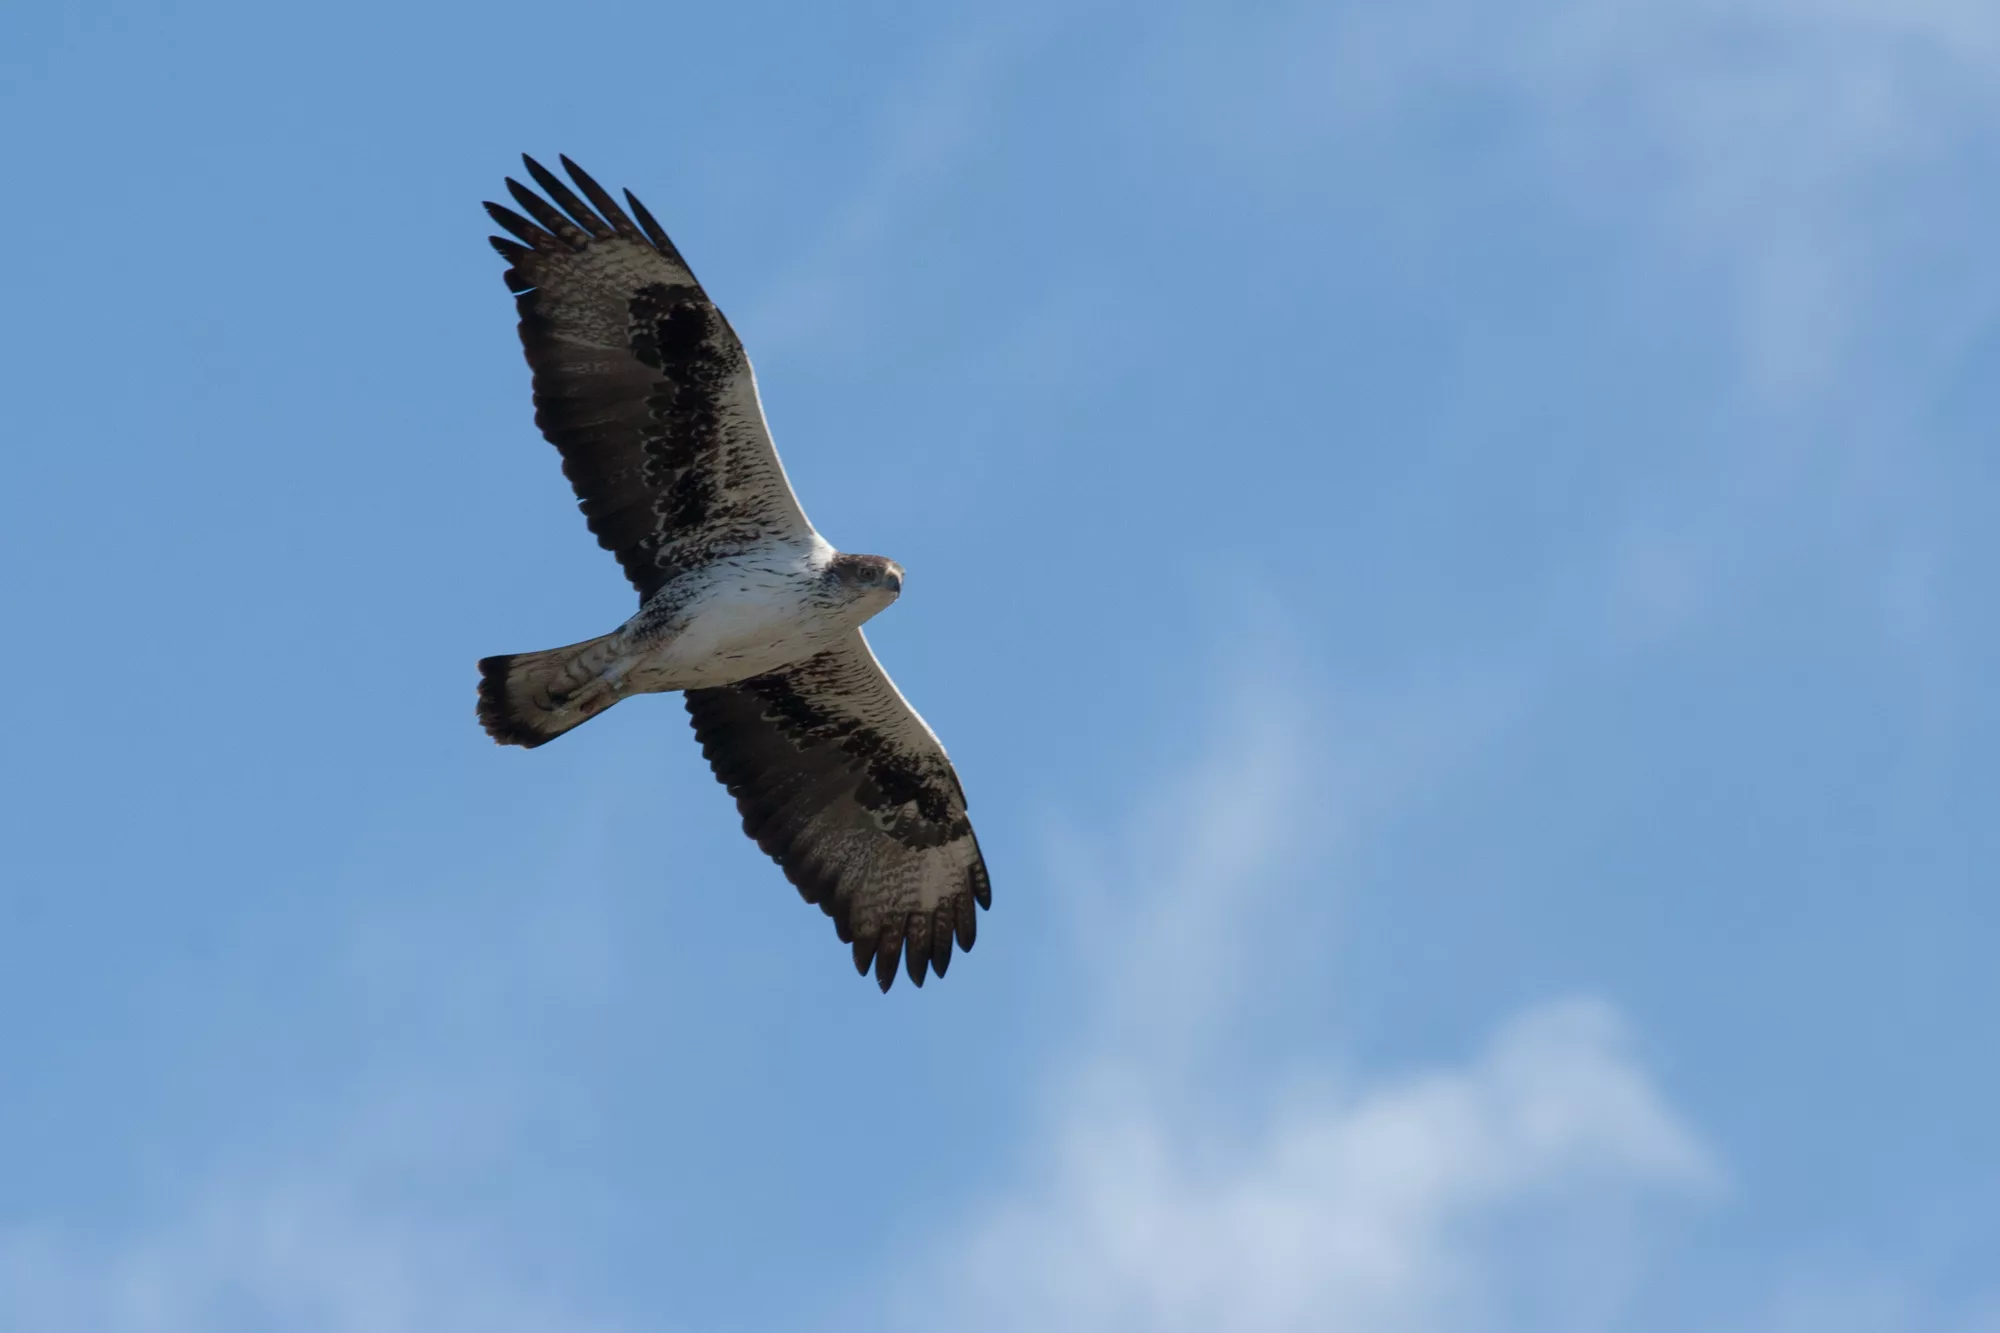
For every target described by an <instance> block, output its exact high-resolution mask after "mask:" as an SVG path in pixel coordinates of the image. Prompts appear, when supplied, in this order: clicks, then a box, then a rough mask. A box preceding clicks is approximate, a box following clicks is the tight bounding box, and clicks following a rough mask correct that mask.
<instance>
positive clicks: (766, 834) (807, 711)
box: [687, 630, 993, 990]
mask: <svg viewBox="0 0 2000 1333" xmlns="http://www.w3.org/2000/svg"><path fill="white" fill-rule="evenodd" d="M687 709H688V713H689V715H690V716H691V717H693V719H694V732H695V737H696V739H698V740H699V741H700V742H701V749H702V753H703V754H704V755H706V756H707V758H708V762H709V765H710V766H711V767H712V768H714V770H715V775H716V777H718V778H720V779H721V780H722V782H723V785H724V786H726V787H728V788H729V794H730V795H731V796H734V797H735V798H736V808H737V809H738V810H739V811H741V812H742V814H743V831H744V832H745V833H748V834H749V835H750V836H751V837H752V838H754V839H755V840H756V842H757V845H758V846H759V847H762V848H763V849H764V850H765V851H766V852H768V853H770V855H771V858H772V859H773V860H775V861H776V862H777V863H778V864H779V865H781V866H783V867H784V870H785V878H787V879H789V880H791V882H792V883H793V884H794V885H795V886H797V888H798V891H799V893H800V894H801V895H802V896H803V897H804V898H805V900H806V901H807V902H809V903H818V904H819V906H820V910H821V911H823V912H825V913H826V914H827V915H828V916H830V917H832V918H833V923H834V928H835V930H836V931H838V932H839V935H840V938H841V939H842V940H843V941H844V942H846V943H849V944H852V945H853V946H854V966H855V969H856V970H857V971H859V972H861V973H862V974H863V975H866V974H867V972H868V969H869V967H870V966H871V965H872V966H873V967H874V969H875V980H876V981H877V982H878V983H879V984H880V985H881V987H882V989H883V990H888V989H889V986H890V983H891V982H893V981H894V980H895V979H896V962H897V958H898V956H899V955H900V956H901V957H902V959H903V961H904V965H905V966H906V967H907V968H908V970H909V974H910V980H911V981H914V982H915V983H916V984H917V985H919V986H921V985H923V984H924V972H925V969H926V968H935V969H936V971H937V974H938V975H939V976H943V975H944V972H945V968H946V967H947V966H948V965H949V964H950V962H951V946H952V941H953V939H956V940H957V941H958V947H959V948H961V949H970V948H971V947H972V940H973V936H974V934H975V933H976V931H977V926H978V917H977V911H976V907H975V905H976V906H977V907H987V906H990V905H991V904H992V901H993V890H992V888H991V886H990V884H989V882H988V880H987V878H986V862H985V860H984V858H982V857H981V856H980V854H979V840H978V839H977V838H975V837H973V835H972V822H971V821H970V820H969V819H967V818H966V813H965V793H964V791H963V790H962V789H961V788H960V787H959V785H958V774H957V773H956V772H954V771H953V769H952V766H951V760H950V759H948V758H946V757H945V752H944V747H943V746H941V745H939V744H938V739H937V737H936V736H935V735H934V734H933V733H932V732H931V729H930V728H929V727H927V726H925V725H924V720H923V719H922V718H921V717H918V716H917V713H916V710H915V709H913V708H911V707H910V705H909V704H908V703H907V702H905V701H904V699H903V696H902V695H901V694H900V693H898V692H897V690H896V686H895V685H894V683H892V682H891V681H890V679H889V677H888V676H887V674H885V673H884V672H883V670H882V667H881V665H880V664H879V663H877V662H876V660H875V655H874V654H873V653H872V652H870V651H869V650H868V643H867V640H865V639H863V638H862V637H861V632H860V631H859V630H856V631H854V633H853V634H852V635H851V636H849V638H848V639H847V641H846V642H845V643H843V644H842V645H841V646H840V647H838V648H833V649H830V650H828V651H827V652H824V653H821V654H820V655H819V656H817V657H812V658H808V659H806V660H805V661H803V662H798V663H795V664H793V665H791V666H788V667H786V668H784V669H783V670H781V671H774V672H772V673H771V674H769V675H766V676H758V677H755V678H754V679H751V680H746V681H743V682H742V683H740V684H736V685H726V686H722V687H720V688H717V689H706V690H689V691H688V692H687Z"/></svg>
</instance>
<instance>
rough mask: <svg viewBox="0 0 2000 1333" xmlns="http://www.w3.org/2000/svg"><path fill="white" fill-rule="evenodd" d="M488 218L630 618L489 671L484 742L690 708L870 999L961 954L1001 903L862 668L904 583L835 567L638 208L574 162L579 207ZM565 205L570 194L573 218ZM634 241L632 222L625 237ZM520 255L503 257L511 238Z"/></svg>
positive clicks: (749, 385)
mask: <svg viewBox="0 0 2000 1333" xmlns="http://www.w3.org/2000/svg"><path fill="white" fill-rule="evenodd" d="M522 160H523V162H525V163H526V165H527V169H528V174H529V175H530V176H531V177H532V178H533V179H534V182H535V184H537V185H539V186H540V187H541V191H542V193H541V194H536V193H535V192H534V191H533V190H530V189H528V188H527V187H526V186H523V185H522V184H520V183H519V182H517V181H515V180H513V179H511V178H510V179H509V180H508V181H507V190H508V192H509V193H510V194H511V195H512V196H513V198H514V202H515V203H516V204H518V205H519V206H520V208H521V210H522V212H524V213H526V214H527V216H525V217H523V216H522V215H521V213H516V212H514V211H513V210H511V209H508V208H503V207H502V206H500V205H498V204H493V203H489V204H487V205H486V211H487V213H489V214H490V215H491V216H492V218H493V220H494V221H495V222H497V223H498V224H499V225H500V226H501V227H503V228H504V229H505V230H506V231H507V232H508V236H505V237H503V236H495V237H493V238H491V239H492V243H493V248H494V249H496V250H498V251H499V252H500V255H501V257H502V258H504V259H505V260H506V261H507V263H508V264H509V265H510V267H509V268H508V269H507V272H506V274H505V277H506V281H507V286H508V289H509V290H511V291H512V292H513V293H514V294H515V305H516V307H517V308H518V310H519V311H520V316H521V325H520V333H521V346H522V348H523V350H524V351H525V352H526V353H527V358H528V365H529V366H530V368H531V369H532V370H533V372H534V392H535V422H536V424H537V425H538V426H540V427H541V430H542V434H543V435H544V436H545V437H546V438H547V439H548V441H549V443H550V444H553V445H554V446H555V447H556V449H557V451H558V452H559V453H561V455H562V463H563V473H564V475H566V476H567V477H568V478H569V481H570V485H571V486H572V488H574V490H575V491H576V497H577V504H578V507H579V508H581V509H582V510H583V515H584V519H585V520H586V522H587V523H588V524H589V526H590V530H591V532H592V533H594V534H596V537H597V541H598V544H599V545H600V546H603V547H604V548H606V549H607V550H609V551H610V552H611V553H612V554H613V555H615V556H616V557H617V558H618V563H619V564H620V565H621V566H622V567H623V568H624V570H625V576H626V577H627V578H628V579H630V580H631V581H632V584H633V586H634V587H635V588H637V589H638V592H639V610H638V613H637V614H635V615H634V616H633V617H632V618H631V619H630V620H627V621H626V622H625V623H624V624H622V625H620V626H619V627H618V628H617V629H614V630H612V631H611V632H610V633H609V634H605V635H601V636H599V637H598V638H595V639H588V640H585V641H584V642H582V643H574V644H571V645H570V646H568V647H567V648H551V649H549V650H547V651H545V652H539V653H512V654H508V655H506V656H501V657H488V658H486V659H484V660H482V661H481V662H480V663H479V674H480V680H479V720H480V722H481V723H482V724H483V725H484V726H485V728H486V731H487V734H489V735H490V736H492V737H493V739H494V740H496V741H498V742H499V743H501V744H502V745H521V746H526V747H529V748H533V747H534V746H537V745H543V744H546V743H547V742H549V741H552V740H554V739H555V738H556V737H558V736H560V735H562V734H563V733H565V732H567V731H569V730H571V729H572V728H574V727H578V726H581V725H582V724H583V723H585V722H587V721H589V720H590V719H591V718H593V717H595V716H597V715H598V714H599V713H602V712H603V711H604V710H605V709H607V708H609V707H611V706H612V705H613V704H615V703H617V702H618V701H619V700H620V699H623V698H626V697H628V696H630V695H634V694H649V693H655V692H660V691H667V690H683V691H685V692H686V701H687V710H688V714H689V716H690V717H691V718H692V719H693V722H694V734H695V739H696V740H697V741H699V742H700V744H701V748H702V753H703V754H704V755H705V756H706V757H707V759H708V762H709V765H710V767H711V768H713V769H714V770H715V775H716V777H717V778H719V779H720V780H721V781H722V783H723V785H725V786H726V787H727V788H728V789H729V794H730V795H731V796H733V797H735V798H736V808H737V810H738V811H739V812H740V813H741V814H742V816H743V831H744V832H745V833H747V834H749V835H750V837H751V838H752V839H754V840H755V841H756V843H757V845H758V846H759V847H761V848H763V850H764V851H765V852H767V853H769V855H770V856H771V858H772V859H773V860H775V861H776V862H777V863H778V864H779V865H780V866H781V867H783V869H784V872H785V877H786V878H787V879H789V880H790V881H791V882H792V884H793V885H795V886H796V887H797V888H798V891H799V893H800V894H801V895H802V896H803V897H804V898H805V900H806V901H807V902H809V903H817V904H818V905H819V907H820V910H822V911H823V912H825V913H826V914H827V915H828V916H830V917H832V918H833V923H834V928H835V930H836V931H837V932H838V934H839V936H840V938H841V940H842V941H844V942H846V943H848V944H850V945H852V946H853V950H854V966H855V970H856V971H858V972H860V973H861V974H862V975H863V976H866V975H867V974H868V972H869V971H870V969H873V971H874V973H875V979H876V981H877V983H878V984H879V985H880V986H881V988H882V989H883V990H885V991H886V990H888V989H889V987H890V985H891V984H892V983H893V982H894V981H895V978H896V969H897V964H898V962H899V961H900V962H901V964H902V965H903V967H904V968H905V969H907V971H908V972H909V976H910V980H911V981H912V982H914V983H916V984H917V985H919V986H921V985H923V983H924V975H925V972H926V971H927V970H934V971H935V972H936V973H937V974H938V975H939V976H943V975H944V973H945V969H946V967H947V966H948V965H949V964H950V962H951V952H952V945H953V943H954V941H955V942H956V943H957V945H958V947H959V948H961V949H970V948H971V947H972V941H973V937H974V934H975V933H976V927H977V924H978V918H977V909H978V908H984V907H987V906H990V905H991V902H992V888H991V885H990V883H989V881H988V879H987V875H986V863H985V860H984V859H983V858H982V857H981V856H980V852H979V842H978V839H976V838H975V837H974V836H973V833H972V824H971V822H970V821H969V820H968V819H967V818H966V807H965V792H964V789H963V788H962V787H960V785H959V781H958V774H957V772H956V771H955V770H954V769H953V768H952V765H951V760H950V759H948V758H947V757H946V756H945V752H944V747H943V746H942V745H940V744H939V743H938V739H937V736H936V735H935V734H934V733H933V732H932V731H931V729H930V728H929V727H928V726H926V725H925V723H924V720H923V719H922V718H921V717H919V716H917V713H916V710H914V709H912V708H911V707H910V705H909V704H908V703H907V702H905V700H904V699H903V696H902V694H901V693H899V692H898V691H897V689H896V687H895V685H894V684H893V683H892V682H891V681H890V680H889V677H888V675H887V674H886V673H885V672H884V671H883V670H882V667H881V665H880V664H879V663H878V662H876V660H875V655H874V654H873V653H872V652H870V651H869V648H868V642H867V640H866V639H864V638H862V636H861V625H862V622H864V621H866V620H868V619H869V618H870V617H872V616H874V615H875V614H877V613H878V612H880V611H881V610H882V609H883V608H885V607H887V606H888V605H889V604H890V603H891V602H893V601H895V600H896V598H897V596H898V595H899V594H900V593H901V592H902V589H903V567H902V566H901V565H899V564H897V563H896V562H895V561H894V560H890V559H887V558H885V557H883V556H879V555H849V554H846V553H844V552H840V551H836V550H835V549H834V548H833V547H832V546H830V545H829V544H828V543H827V541H826V539H825V538H823V537H821V536H820V535H819V533H818V532H817V531H815V530H814V528H813V525H812V524H811V523H810V522H808V521H807V520H806V516H805V511H804V510H803V509H801V508H800V507H799V502H798V497H797V496H795V495H794V494H793V493H792V488H791V484H790V482H788V481H787V480H786V479H785V469H784V467H783V466H782V465H781V464H780V463H779V462H778V451H777V449H776V448H775V447H774V446H773V445H772V443H771V435H770V431H769V429H768V428H767V427H766V426H765V423H764V411H763V407H762V405H761V404H760V403H759V401H758V398H757V380H756V377H755V376H754V375H753V374H752V373H751V370H750V361H749V358H748V357H747V356H745V355H744V352H743V344H742V343H741V342H739V341H738V340H737V337H736V332H735V330H733V329H732V328H730V326H729V321H728V320H726V319H724V318H723V316H722V312H721V311H720V310H718V309H716V307H715V304H714V303H713V302H712V301H710V300H709V299H708V294H707V293H706V292H704V291H703V290H702V288H701V284H700V283H698V282H696V281H695V277H694V274H693V273H692V272H691V271H690V270H689V268H688V265H687V261H686V260H684V259H682V258H681V254H680V251H678V250H676V249H675V248H674V244H673V242H672V241H670V240H668V239H667V234H666V232H665V231H663V230H661V228H660V224H659V223H657V222H655V221H654V220H653V216H652V214H650V213H648V212H647V211H646V207H645V205H643V204H641V203H640V202H639V201H638V200H637V199H636V198H634V197H633V196H632V193H631V191H629V190H628V191H626V192H625V203H626V204H627V205H629V212H628V211H627V209H626V208H621V207H620V206H619V204H618V202H617V201H616V200H615V199H613V198H612V197H611V195H610V194H609V193H607V192H606V191H605V190H604V188H603V187H602V186H600V185H599V184H598V183H597V182H596V181H594V180H592V179H591V178H590V177H589V176H588V175H586V174H585V173H584V172H583V171H581V170H580V169H579V168H578V167H577V165H576V164H575V163H574V162H571V161H570V160H569V159H568V158H567V157H565V158H563V159H562V165H563V168H564V170H566V171H567V172H568V173H569V178H570V180H571V181H572V182H574V185H575V189H571V188H570V186H569V185H567V184H565V183H564V182H563V181H562V179H561V178H560V177H558V176H557V175H556V174H555V173H554V172H552V171H550V170H548V169H547V168H545V167H543V166H542V165H541V164H540V163H538V162H536V161H535V160H534V159H533V158H528V157H524V158H523V159H522ZM577 191H581V192H582V197H578V194H577ZM635 218H636V219H637V222H636V223H635V222H634V219H635ZM510 238H511V239H510Z"/></svg>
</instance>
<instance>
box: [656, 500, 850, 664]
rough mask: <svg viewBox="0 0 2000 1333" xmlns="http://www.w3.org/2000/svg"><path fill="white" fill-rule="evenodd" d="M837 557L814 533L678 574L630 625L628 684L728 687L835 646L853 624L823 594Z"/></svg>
mask: <svg viewBox="0 0 2000 1333" xmlns="http://www.w3.org/2000/svg"><path fill="white" fill-rule="evenodd" d="M833 555H834V551H833V548H832V547H831V546H829V545H827V543H826V542H825V541H824V540H821V539H819V538H818V536H817V534H814V537H813V539H812V540H810V541H803V542H773V543H769V544H766V545H763V546H758V547H753V548H752V549H751V550H749V551H746V552H744V553H742V554H740V555H732V556H727V557H724V558H722V559H719V560H717V561H715V562H714V563H712V564H709V565H706V566H703V567H702V568H700V569H696V570H691V571H689V572H688V573H686V574H683V575H682V576H681V577H680V578H678V579H676V580H674V581H673V582H672V583H670V584H668V585H667V586H666V587H664V588H662V589H661V590H660V591H659V593H658V594H656V595H655V597H654V598H653V599H652V600H651V601H649V602H648V603H647V605H646V607H645V608H643V609H642V610H641V611H640V612H639V614H638V615H636V616H634V617H633V618H632V620H631V621H630V622H628V624H627V630H628V632H631V633H632V635H633V639H634V640H635V642H634V643H633V648H634V649H635V650H636V652H635V657H636V659H637V660H635V661H634V662H633V664H632V666H631V667H630V668H629V669H628V670H629V673H630V676H631V678H632V679H633V680H634V682H635V683H637V682H640V681H644V682H646V684H645V686H644V688H668V689H677V690H685V689H698V688H701V687H704V686H710V685H726V684H729V683H731V682H734V681H739V680H744V679H747V678H748V677H751V676H760V675H763V674H764V673H766V672H769V671H775V670H777V669H778V668H779V667H782V666H785V665H788V664H789V663H792V662H799V661H803V660H805V659H806V658H808V657H812V656H814V655H815V654H818V653H821V652H824V651H825V650H826V649H828V648H831V647H832V646H833V645H834V644H835V643H837V642H839V641H840V639H841V636H843V635H844V634H846V632H847V631H848V630H850V629H852V628H853V627H854V621H855V619H856V618H855V616H853V615H852V614H849V613H848V612H847V608H845V607H838V606H829V605H827V604H826V600H825V597H824V595H823V593H821V592H820V590H821V587H822V584H823V580H824V579H825V576H826V570H827V565H828V563H829V562H830V561H831V560H832V558H833ZM816 594H819V595H817V596H816ZM655 679H661V680H665V681H667V682H670V683H668V684H666V685H664V686H661V685H655V684H653V683H652V682H653V681H654V680H655Z"/></svg>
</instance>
